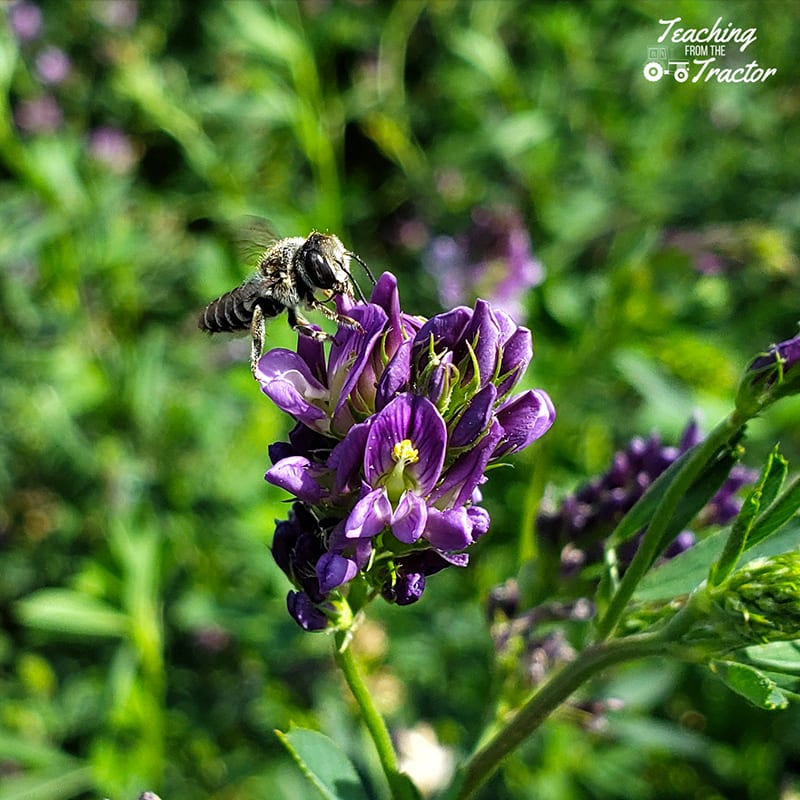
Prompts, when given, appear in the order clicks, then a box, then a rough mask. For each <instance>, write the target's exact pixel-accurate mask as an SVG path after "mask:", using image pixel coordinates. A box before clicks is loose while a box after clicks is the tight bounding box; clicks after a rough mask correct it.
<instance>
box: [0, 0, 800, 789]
mask: <svg viewBox="0 0 800 800" xmlns="http://www.w3.org/2000/svg"><path fill="white" fill-rule="evenodd" d="M31 5H32V4H30V3H23V4H19V3H16V4H13V3H6V4H5V6H4V11H5V12H6V13H4V14H3V15H2V17H0V84H2V100H1V101H0V308H1V309H2V314H0V332H1V333H2V346H1V347H0V422H1V423H2V424H0V559H2V562H1V563H2V570H1V571H0V623H1V624H2V628H0V798H1V799H2V800H10V799H11V798H23V797H25V798H34V797H35V798H48V799H49V798H52V799H53V800H55V799H56V798H70V797H80V796H85V797H98V796H104V797H110V798H113V800H127V799H128V798H133V797H135V796H136V794H137V793H138V792H139V791H141V790H142V789H143V788H152V789H154V790H157V791H158V792H159V793H160V794H161V795H162V796H163V797H164V798H165V800H170V799H171V798H178V797H180V798H182V799H183V800H194V798H208V797H218V798H249V797H273V798H283V797H286V798H295V797H300V796H303V791H304V789H303V787H302V784H301V783H300V778H299V776H298V775H296V774H295V773H294V771H293V770H292V768H291V765H290V763H289V761H288V759H287V757H286V755H285V754H284V753H283V752H282V751H281V748H280V745H279V742H278V741H277V739H276V738H275V737H274V735H273V733H272V731H273V729H275V728H282V729H285V728H286V727H287V726H288V724H289V721H290V720H294V721H295V722H298V723H302V724H305V725H307V726H310V727H315V726H318V727H321V728H322V729H324V730H326V731H327V732H328V733H329V734H331V735H333V736H335V738H337V740H338V741H339V742H340V743H350V744H349V748H350V749H351V750H352V751H354V752H355V760H356V762H357V763H358V764H359V766H360V767H361V769H362V770H363V772H364V774H365V775H370V774H373V772H372V771H373V770H374V763H373V760H374V757H373V756H372V754H371V750H370V747H369V745H368V744H367V743H365V742H364V740H363V737H362V734H361V733H360V732H359V731H358V729H357V727H355V724H354V723H353V721H352V719H351V717H350V709H349V708H348V705H347V700H346V697H345V695H344V693H343V692H342V689H341V686H340V683H339V679H338V677H337V676H336V675H335V674H334V672H333V671H332V664H331V661H330V659H329V655H328V646H329V642H328V640H327V639H326V638H325V637H323V636H311V635H308V634H302V633H301V632H300V631H299V629H297V628H296V626H295V625H294V623H293V622H292V621H291V620H289V618H288V616H287V614H286V612H285V606H284V597H285V592H286V590H287V588H288V586H287V583H286V581H285V579H284V577H283V575H282V574H281V573H280V572H279V570H278V569H277V567H275V566H274V564H273V563H272V559H271V557H270V554H269V551H268V546H269V542H270V538H271V533H272V526H273V520H275V519H276V518H281V517H283V516H285V513H286V506H285V504H284V497H283V496H282V495H281V493H280V492H279V491H278V490H277V489H275V488H273V487H270V486H268V485H266V484H265V483H264V482H263V480H262V475H263V472H264V470H265V468H266V466H267V456H266V447H267V445H268V444H269V443H271V442H272V441H275V440H277V439H280V438H282V437H284V436H285V435H286V432H287V426H288V423H287V420H285V419H283V418H282V417H281V416H280V415H279V414H278V413H277V412H276V411H275V410H274V409H273V408H272V407H271V406H270V404H269V403H268V402H267V401H266V400H265V399H264V398H263V397H261V396H260V395H259V393H258V392H257V391H256V388H255V385H254V384H253V382H252V379H251V377H250V375H249V372H248V369H247V365H246V359H247V343H246V341H244V340H233V341H227V340H224V339H223V338H214V339H208V338H205V337H203V336H202V335H200V333H199V331H198V330H197V329H196V322H195V320H196V316H197V313H198V311H199V309H201V308H202V306H203V305H204V303H206V302H208V301H209V300H210V299H212V298H213V297H215V296H216V295H217V294H219V293H221V292H223V291H225V290H227V289H229V288H231V287H232V286H233V285H235V284H236V283H237V282H238V281H239V280H241V278H242V277H243V276H244V275H245V273H246V270H247V268H248V265H247V264H243V263H242V262H241V260H240V259H239V258H238V257H237V251H236V247H235V244H234V240H235V238H236V233H235V232H236V230H237V227H239V226H241V221H242V219H243V218H244V216H245V215H247V214H254V215H257V216H260V217H264V218H266V219H268V220H270V222H271V224H272V225H273V226H274V227H275V229H276V230H278V231H280V232H281V233H282V234H283V235H304V234H306V233H307V232H308V231H310V230H311V229H313V228H317V229H323V230H325V229H329V230H332V231H335V232H337V233H339V234H340V235H341V237H342V238H343V240H344V241H345V243H346V244H347V245H348V246H350V247H352V248H353V249H354V250H356V252H358V253H359V254H361V255H362V256H363V257H364V258H365V259H366V260H367V261H368V263H369V264H370V265H371V266H372V267H373V271H377V272H380V271H381V270H383V269H391V270H392V271H394V272H395V273H396V274H397V275H398V277H399V280H400V291H401V297H402V299H403V302H404V307H405V309H406V310H408V311H410V312H412V313H423V314H430V313H434V312H436V311H437V310H438V306H437V301H436V299H435V297H436V293H435V289H436V287H435V279H434V276H433V275H432V273H431V272H430V271H425V270H424V269H423V268H422V262H423V261H424V258H425V250H426V247H427V245H428V242H429V240H430V238H431V237H432V236H434V235H436V234H442V233H447V234H453V233H456V232H458V231H461V230H464V229H465V228H466V226H467V225H468V222H469V216H470V212H471V211H472V209H474V208H476V207H479V206H484V207H485V206H490V207H491V206H495V205H504V206H512V207H514V208H516V209H517V210H518V211H519V212H520V213H521V214H522V216H523V218H524V220H525V222H526V225H527V227H528V229H529V231H530V234H531V237H532V240H533V243H534V247H535V250H536V252H537V255H538V256H539V257H540V258H541V260H542V261H543V263H544V264H545V266H546V269H547V278H546V280H545V282H544V284H543V285H541V286H540V287H538V288H536V289H534V290H532V291H531V292H530V293H529V295H528V296H527V297H526V306H527V310H528V319H527V320H521V321H526V322H527V323H528V324H529V325H530V326H531V327H532V328H533V330H534V333H535V336H536V345H537V359H536V361H535V362H534V365H533V367H532V369H531V370H530V373H529V375H528V377H527V378H526V380H527V382H528V385H530V386H534V385H535V386H541V387H542V388H545V389H546V390H547V391H548V392H549V393H550V394H551V396H552V397H553V399H554V401H555V403H556V407H557V409H558V415H559V416H558V420H557V423H556V426H555V427H554V428H553V430H552V431H551V432H550V433H549V434H548V435H547V437H545V439H544V440H542V442H540V443H538V444H537V446H536V447H534V448H532V450H533V452H532V453H530V455H528V454H525V455H522V456H519V457H517V458H516V459H515V460H514V465H515V468H514V469H513V470H507V471H505V472H504V477H503V478H500V477H495V479H494V480H493V481H490V482H489V484H488V485H487V492H486V496H487V501H486V502H487V507H488V508H489V510H490V511H491V513H492V516H493V529H492V532H491V535H490V536H488V537H487V538H486V539H485V540H484V541H483V542H481V545H480V547H479V549H478V552H477V553H476V555H475V556H474V558H473V564H472V565H471V566H470V568H469V569H468V570H465V571H458V572H457V573H456V572H455V571H453V572H451V573H443V574H442V575H440V576H437V577H436V578H435V579H433V580H432V581H431V582H430V585H429V588H428V590H427V591H426V595H425V597H424V598H423V600H422V602H421V603H420V604H419V605H417V606H414V607H411V608H407V609H399V608H393V607H381V608H376V609H375V620H376V622H375V623H374V625H372V624H371V625H370V626H368V628H367V632H368V634H369V635H367V634H364V636H363V637H362V638H363V641H362V642H361V644H360V646H361V647H362V649H363V650H364V651H365V652H366V653H370V654H372V655H371V657H372V659H373V660H372V662H371V663H372V670H373V672H372V674H371V679H372V680H373V681H374V682H375V685H376V687H381V689H380V692H379V697H380V698H381V702H382V703H383V704H384V707H385V708H386V711H387V713H388V716H389V720H390V723H391V724H392V725H394V726H403V725H412V724H413V723H414V722H416V721H417V720H418V719H425V720H427V721H429V722H430V723H431V724H432V725H433V726H434V728H435V730H436V732H437V734H438V736H439V738H440V740H441V741H442V742H443V743H445V744H447V745H450V746H453V747H455V748H456V749H457V750H458V751H459V752H462V753H463V752H465V751H467V750H468V749H469V748H470V747H471V746H472V744H473V743H474V739H475V737H476V735H477V733H478V731H479V730H480V726H481V724H482V723H483V722H485V721H486V719H487V718H488V717H490V715H491V711H490V709H489V708H488V707H487V697H488V696H489V695H490V694H491V693H492V691H493V687H492V679H491V675H490V671H489V669H488V665H489V663H490V660H491V658H492V645H491V640H490V637H489V635H488V626H487V623H486V622H485V621H484V616H483V612H482V610H481V602H482V600H483V598H485V596H486V594H487V592H488V590H489V589H490V588H491V587H492V586H494V585H496V584H498V583H500V582H502V581H504V580H505V579H506V578H507V577H509V576H513V575H515V574H516V573H517V572H518V571H519V569H520V567H521V565H522V563H523V562H524V561H525V560H526V559H528V558H530V557H531V556H532V555H533V554H534V552H535V544H534V538H533V529H532V522H533V518H534V515H535V512H536V508H537V507H538V504H539V502H540V501H541V499H542V496H543V495H545V494H547V495H548V496H552V497H557V496H559V495H560V494H562V493H563V492H564V491H566V490H569V489H572V488H573V487H574V486H575V485H576V484H577V483H579V482H581V481H582V480H585V479H586V478H587V477H588V476H589V475H591V474H593V473H595V472H597V471H600V470H602V469H604V468H605V466H606V465H607V463H608V461H609V459H610V457H611V455H612V453H613V452H614V450H615V449H616V448H618V447H620V446H621V445H622V444H623V443H624V442H625V441H626V439H627V438H629V437H630V436H632V435H634V434H637V433H638V434H646V433H648V432H649V431H650V430H658V431H659V432H660V433H662V434H663V435H664V436H665V437H666V438H667V439H669V437H673V439H674V437H676V436H677V434H678V431H679V430H680V429H681V428H682V427H683V425H684V424H685V422H686V420H687V418H688V417H689V416H690V414H691V413H692V412H693V411H694V410H695V409H700V410H701V411H702V412H704V413H705V415H706V417H707V420H708V423H713V422H715V421H716V419H717V418H718V416H719V415H720V414H721V413H723V412H724V411H725V410H726V409H727V408H728V407H729V405H730V402H731V397H732V393H733V390H734V388H735V384H736V381H737V375H738V372H739V370H740V369H741V368H742V367H743V365H744V364H745V363H746V362H747V360H748V359H749V358H750V357H751V356H752V355H754V354H755V353H757V352H759V351H760V350H763V349H764V348H765V347H766V346H768V345H769V344H770V343H771V342H773V341H778V340H781V339H785V338H788V337H789V336H791V335H792V334H793V333H794V332H795V326H796V324H797V322H798V319H799V318H800V314H798V301H797V298H798V289H799V288H800V275H799V274H798V260H797V256H796V255H795V252H796V245H797V236H798V230H799V229H800V194H799V193H798V186H800V118H799V117H798V111H800V74H799V71H800V67H798V62H797V56H796V54H797V51H798V47H800V40H799V38H798V37H800V24H798V23H800V10H798V7H797V5H796V4H793V3H790V2H775V3H770V4H766V3H761V2H758V0H741V2H738V3H736V4H730V3H723V2H701V1H698V2H690V0H684V1H683V2H680V1H675V0H664V2H663V3H654V2H645V0H622V2H611V1H610V0H595V1H594V2H591V3H583V2H578V0H572V2H568V1H566V0H565V1H564V2H546V3H538V4H529V3H527V2H525V0H476V2H457V1H456V0H429V2H424V1H423V0H399V2H395V3H394V4H388V3H378V2H357V0H351V1H348V0H330V1H329V2H326V0H306V1H305V2H292V1H290V0H285V2H284V1H278V2H274V3H266V2H265V3H262V2H256V1H255V0H233V1H232V2H228V3H217V2H214V1H213V0H200V1H199V2H192V3H190V2H179V0H159V1H158V2H155V0H153V2H146V1H145V0H141V2H139V3H137V2H136V0H98V1H97V2H92V1H91V0H74V1H73V2H70V3H62V2H58V1H57V0H49V1H48V2H41V3H39V4H38V6H35V8H39V9H40V10H41V20H40V27H39V28H38V29H37V30H36V31H35V33H34V35H32V36H28V35H27V34H24V35H23V34H21V33H20V30H19V28H18V26H19V18H17V20H16V22H15V18H14V15H15V14H18V13H19V12H20V6H22V7H24V9H26V10H30V7H31ZM34 16H35V15H34ZM674 16H682V17H683V18H684V19H685V21H686V24H687V25H693V26H695V27H701V26H708V25H711V24H712V23H713V21H714V20H715V19H716V18H717V17H720V16H721V17H722V18H723V20H724V22H727V21H729V20H730V21H733V22H734V23H735V24H736V25H740V26H743V27H756V28H757V34H758V38H757V41H756V42H755V43H754V44H753V45H752V46H751V48H750V49H749V50H748V51H747V53H746V56H747V59H753V58H755V59H757V60H758V62H759V63H760V64H761V65H762V66H773V67H776V68H777V74H776V75H775V76H773V77H771V78H770V79H769V80H767V81H766V82H764V83H758V84H723V83H716V82H711V83H697V84H693V83H691V82H688V83H685V84H677V83H675V82H673V81H672V80H662V81H660V82H658V83H649V82H647V81H646V80H644V78H643V75H642V67H643V65H644V63H645V60H646V58H645V57H646V52H647V48H648V46H652V45H653V44H654V43H655V40H656V39H657V37H658V35H659V34H660V33H661V26H659V25H658V19H659V18H672V17H674ZM12 23H14V24H16V25H17V28H14V27H13V25H12ZM12 28H13V29H12ZM53 48H55V49H56V50H57V51H58V52H60V53H61V54H62V55H66V57H67V58H68V67H67V70H66V74H65V75H63V76H56V77H58V78H59V79H58V80H53V73H52V70H50V71H48V70H47V69H46V66H47V62H43V61H42V60H41V56H42V53H43V52H44V51H47V50H48V49H50V50H51V54H52V49H53ZM729 53H734V50H733V48H729ZM735 57H736V56H735V54H734V55H730V58H732V59H734V58H735ZM709 258H710V259H712V260H715V263H718V265H719V269H716V270H712V271H709V270H706V271H703V270H702V269H700V268H698V267H699V266H700V267H702V265H703V263H704V261H703V259H706V262H705V263H707V260H708V259H709ZM465 300H466V301H467V302H469V301H470V300H471V298H465ZM268 335H269V343H270V344H271V345H275V346H292V342H293V336H292V335H291V332H290V331H289V330H288V328H287V326H286V325H285V324H284V323H283V322H282V321H275V322H273V323H272V324H271V325H270V328H269V332H268ZM798 412H800V404H798V403H797V402H795V401H791V402H789V401H787V402H785V403H784V404H783V406H780V407H778V408H776V409H775V411H774V412H772V413H771V414H770V416H769V417H768V418H767V419H764V420H762V421H760V422H759V423H758V424H757V425H753V426H752V431H751V434H752V437H751V452H749V453H748V456H747V457H746V459H745V460H746V461H748V460H749V459H750V458H751V456H752V463H757V461H758V458H759V456H760V455H763V454H764V453H766V452H767V451H768V450H769V449H770V447H771V445H772V441H773V439H774V438H775V436H778V435H779V436H780V438H781V439H782V444H783V450H784V452H785V453H786V454H787V456H788V457H789V459H790V461H793V462H794V463H798V459H799V458H800V440H798V436H797V419H798ZM595 691H596V693H597V694H598V696H608V697H612V696H613V697H621V698H623V699H625V700H626V703H627V705H626V710H625V712H624V713H622V714H618V715H616V716H615V717H614V718H613V719H612V721H611V722H610V723H609V726H608V727H607V728H605V729H603V730H600V731H598V730H594V729H592V728H591V727H590V726H585V725H582V724H581V723H582V721H581V719H580V718H579V716H575V715H572V716H571V715H570V713H569V712H565V714H564V715H562V716H561V717H560V718H559V719H558V720H557V721H555V722H553V723H552V724H551V725H549V726H546V727H545V729H544V731H543V732H542V734H541V735H540V736H537V737H536V738H535V741H531V742H530V743H528V745H527V746H526V747H525V748H524V749H523V751H522V752H521V753H520V754H518V755H517V756H515V757H514V758H513V759H511V760H510V762H509V766H508V769H507V771H506V774H505V777H504V778H498V779H496V780H495V781H494V782H493V783H492V784H491V785H490V787H489V788H487V790H486V793H485V795H484V796H485V797H493V798H501V799H502V798H532V797H536V798H538V799H539V800H541V799H542V798H554V800H555V799H556V798H557V800H569V798H584V797H596V798H620V797H624V798H642V799H643V800H647V799H648V798H679V797H680V798H683V797H704V798H716V797H719V798H722V797H731V796H737V797H751V798H759V800H762V799H763V798H777V797H779V796H782V797H790V796H793V795H791V794H790V793H791V791H792V788H793V787H794V790H795V791H796V790H797V789H798V787H799V786H800V778H798V777H797V775H798V772H799V771H800V770H799V769H798V763H799V759H800V751H798V746H797V742H798V741H800V736H798V733H800V731H799V730H798V727H800V716H798V714H797V712H796V711H789V712H784V713H782V714H780V715H776V716H768V715H766V714H765V713H763V712H758V711H755V710H751V709H749V708H747V707H745V706H744V705H743V701H741V700H739V699H737V698H736V697H734V696H733V695H732V694H729V693H725V692H724V690H722V689H721V688H720V687H719V686H718V685H717V684H713V685H712V683H711V682H710V681H706V679H698V675H697V674H696V673H695V672H693V671H692V670H690V669H688V668H679V667H675V668H671V669H667V670H665V669H662V668H661V667H658V668H654V666H653V665H647V664H645V665H640V666H636V667H633V668H629V669H627V670H623V671H621V672H619V673H617V674H615V675H612V676H610V677H609V681H608V684H607V685H604V686H597V687H595ZM374 791H375V796H376V797H379V796H380V791H379V789H377V788H375V790H374ZM783 792H785V794H782V793H783Z"/></svg>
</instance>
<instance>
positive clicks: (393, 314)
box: [370, 272, 405, 358]
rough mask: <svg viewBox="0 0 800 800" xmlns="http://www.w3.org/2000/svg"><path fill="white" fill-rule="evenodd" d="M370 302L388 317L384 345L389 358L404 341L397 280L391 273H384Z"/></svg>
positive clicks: (373, 291)
mask: <svg viewBox="0 0 800 800" xmlns="http://www.w3.org/2000/svg"><path fill="white" fill-rule="evenodd" d="M370 302H371V303H374V304H375V305H378V306H380V307H381V308H382V309H383V310H384V311H385V312H386V315H387V317H388V323H389V324H388V325H387V328H386V330H387V336H386V341H385V343H384V347H385V348H386V354H387V355H388V356H389V358H391V357H392V356H393V355H394V353H395V352H396V351H397V348H398V347H400V345H401V344H402V343H403V341H405V337H404V336H403V324H402V319H401V316H400V293H399V292H398V291H397V278H395V276H394V275H392V273H391V272H384V273H383V275H381V276H380V278H378V282H377V283H376V284H375V287H374V288H373V290H372V295H371V296H370Z"/></svg>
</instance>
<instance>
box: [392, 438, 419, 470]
mask: <svg viewBox="0 0 800 800" xmlns="http://www.w3.org/2000/svg"><path fill="white" fill-rule="evenodd" d="M392 458H393V459H394V460H395V461H397V462H398V463H399V462H404V463H406V464H415V463H416V462H417V461H419V450H417V448H416V447H414V445H413V444H411V440H410V439H403V441H402V442H398V443H397V444H396V445H395V446H394V447H393V448H392Z"/></svg>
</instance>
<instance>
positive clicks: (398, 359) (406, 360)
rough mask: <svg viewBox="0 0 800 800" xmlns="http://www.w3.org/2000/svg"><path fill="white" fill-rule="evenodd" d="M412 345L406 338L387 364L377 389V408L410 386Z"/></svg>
mask: <svg viewBox="0 0 800 800" xmlns="http://www.w3.org/2000/svg"><path fill="white" fill-rule="evenodd" d="M411 345H412V341H411V340H410V339H406V340H405V341H404V342H402V344H400V346H399V347H398V348H397V350H396V351H395V354H394V355H393V356H392V359H391V361H389V363H388V364H387V365H386V368H385V369H384V370H383V373H382V374H381V377H380V378H379V380H378V386H377V389H376V391H375V409H376V411H380V410H381V409H382V408H383V407H384V406H385V405H386V404H387V403H388V402H389V401H390V400H391V399H392V398H394V397H396V396H397V395H398V394H400V393H401V392H404V391H405V390H406V389H407V388H408V382H409V380H410V377H411Z"/></svg>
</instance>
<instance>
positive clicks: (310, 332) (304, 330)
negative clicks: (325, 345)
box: [287, 308, 333, 342]
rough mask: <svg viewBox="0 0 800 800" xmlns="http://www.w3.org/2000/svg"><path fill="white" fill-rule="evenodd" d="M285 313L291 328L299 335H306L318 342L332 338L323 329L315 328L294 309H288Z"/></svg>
mask: <svg viewBox="0 0 800 800" xmlns="http://www.w3.org/2000/svg"><path fill="white" fill-rule="evenodd" d="M287 315H288V317H289V325H290V326H291V328H292V330H294V331H297V332H298V333H299V334H300V335H301V336H308V338H309V339H316V340H317V341H318V342H327V341H328V340H329V339H332V338H333V337H332V336H331V335H330V334H328V333H325V331H321V330H318V329H317V328H315V327H314V326H313V325H312V324H311V323H310V322H309V321H308V320H307V319H304V318H303V317H301V316H300V315H299V314H298V313H297V311H295V309H293V308H290V309H288V310H287Z"/></svg>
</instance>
